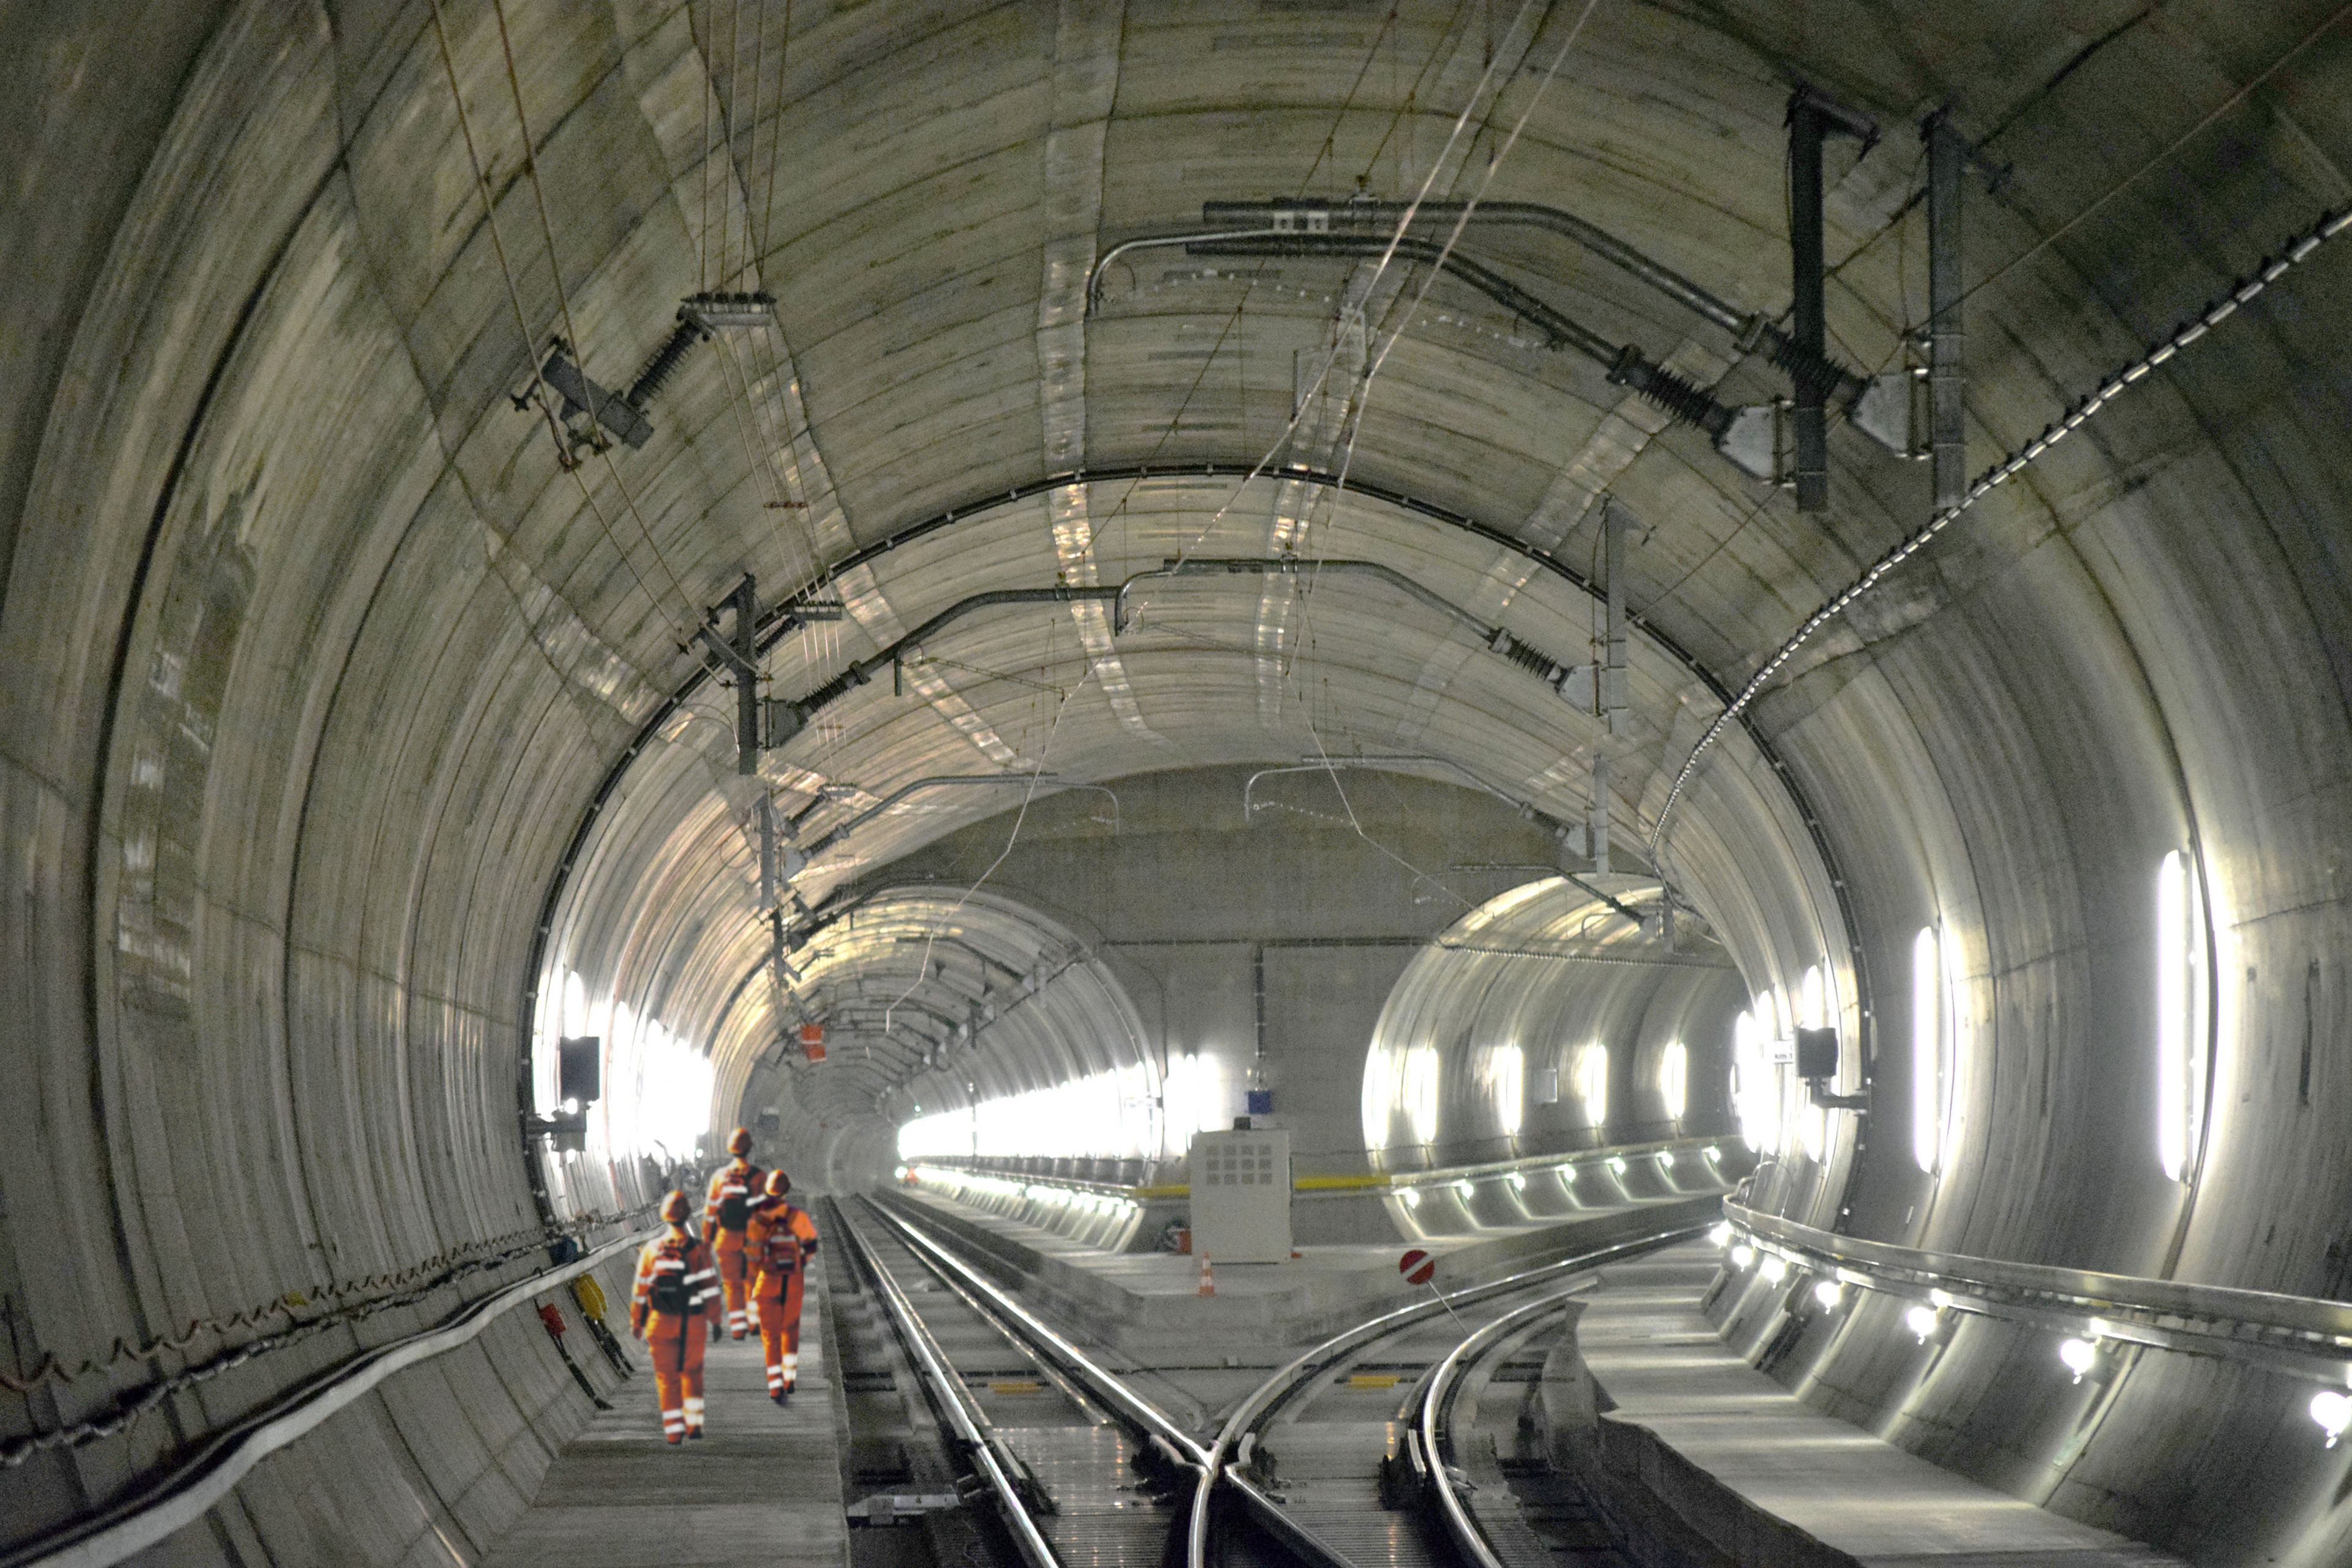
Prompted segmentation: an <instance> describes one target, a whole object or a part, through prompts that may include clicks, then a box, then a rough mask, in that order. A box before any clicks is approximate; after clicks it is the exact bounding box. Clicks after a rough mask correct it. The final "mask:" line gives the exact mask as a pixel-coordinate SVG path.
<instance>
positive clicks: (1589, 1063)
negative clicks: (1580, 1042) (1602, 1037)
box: [1576, 1040, 1609, 1127]
mask: <svg viewBox="0 0 2352 1568" xmlns="http://www.w3.org/2000/svg"><path fill="white" fill-rule="evenodd" d="M1576 1097H1577V1099H1579V1100H1582V1101H1583V1102H1584V1120H1585V1121H1586V1123H1587V1124H1588V1125H1590V1126H1593V1127H1600V1126H1602V1125H1604V1124H1606V1123H1607V1121H1608V1120H1609V1047H1606V1046H1604V1045H1602V1044H1601V1042H1600V1041H1598V1040H1595V1041H1593V1042H1592V1043H1591V1045H1589V1046H1586V1047H1584V1048H1583V1049H1582V1050H1580V1051H1579V1052H1577V1053H1576Z"/></svg>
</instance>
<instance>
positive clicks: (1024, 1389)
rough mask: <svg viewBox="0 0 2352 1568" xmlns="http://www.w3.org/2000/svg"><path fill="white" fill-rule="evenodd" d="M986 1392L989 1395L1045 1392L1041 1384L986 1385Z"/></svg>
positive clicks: (1043, 1385)
mask: <svg viewBox="0 0 2352 1568" xmlns="http://www.w3.org/2000/svg"><path fill="white" fill-rule="evenodd" d="M988 1392H989V1393H991V1394H1043V1393H1045V1384H1042V1383H992V1384H989V1385H988Z"/></svg>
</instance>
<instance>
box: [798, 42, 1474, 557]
mask: <svg viewBox="0 0 2352 1568" xmlns="http://www.w3.org/2000/svg"><path fill="white" fill-rule="evenodd" d="M1468 8H1469V7H1468V0H1460V3H1459V4H1457V5H1455V7H1454V16H1453V17H1452V18H1450V19H1449V20H1448V21H1447V23H1446V25H1445V28H1444V31H1442V32H1441V33H1440V34H1439V37H1438V41H1437V44H1436V46H1435V47H1433V48H1432V49H1431V51H1430V56H1429V60H1428V61H1426V62H1424V64H1423V72H1424V73H1425V72H1426V71H1427V70H1428V69H1429V68H1430V66H1431V65H1432V64H1433V62H1434V61H1435V60H1436V58H1438V56H1439V55H1441V54H1442V53H1444V47H1445V42H1446V40H1447V39H1448V38H1450V37H1452V36H1453V29H1454V26H1455V25H1456V24H1457V23H1458V22H1459V21H1460V20H1461V18H1462V16H1463V15H1464V13H1465V12H1466V11H1467V10H1468ZM1398 11H1399V7H1397V6H1396V5H1391V6H1390V7H1389V10H1388V14H1387V16H1385V17H1384V18H1383V19H1382V21H1381V26H1380V28H1379V30H1378V31H1376V32H1375V33H1374V34H1373V35H1372V41H1371V44H1370V47H1367V48H1366V49H1365V51H1364V58H1363V61H1362V63H1361V64H1360V65H1359V66H1358V67H1357V68H1356V75H1355V78H1354V79H1353V80H1351V81H1350V82H1349V84H1348V90H1347V93H1346V94H1345V95H1344V96H1343V97H1342V98H1341V99H1340V100H1339V108H1338V110H1335V111H1334V112H1333V114H1332V116H1331V123H1330V125H1329V127H1328V129H1327V130H1326V131H1325V132H1324V133H1323V141H1322V142H1321V144H1320V145H1319V146H1318V148H1317V149H1316V153H1315V156H1314V158H1313V159H1312V160H1311V161H1309V163H1307V172H1306V173H1305V174H1302V175H1301V176H1300V177H1299V183H1298V194H1299V195H1302V196H1303V195H1306V194H1307V187H1308V186H1310V185H1311V184H1313V183H1314V180H1315V176H1316V174H1318V173H1319V172H1320V171H1321V170H1322V167H1323V164H1324V163H1325V161H1326V160H1328V159H1330V158H1332V157H1335V156H1336V155H1337V150H1338V145H1339V128H1340V126H1342V125H1343V124H1345V123H1346V121H1347V118H1348V114H1349V110H1352V109H1353V108H1354V107H1355V102H1356V94H1357V93H1358V92H1360V91H1361V90H1362V89H1363V85H1364V79H1365V78H1366V77H1367V76H1369V75H1370V74H1371V68H1372V66H1373V64H1374V62H1375V61H1377V60H1378V59H1379V58H1380V50H1381V43H1382V42H1383V41H1384V40H1387V39H1388V38H1390V37H1391V35H1392V34H1393V33H1394V31H1395V29H1396V26H1397V18H1398ZM788 15H789V12H788ZM1403 112H1404V110H1403V109H1402V106H1401V107H1400V108H1399V109H1398V110H1396V113H1395V114H1394V115H1392V116H1391V129H1393V127H1394V124H1395V122H1396V121H1397V120H1398V119H1400V118H1402V114H1403ZM773 198H774V191H773V186H772V185H771V188H770V200H771V202H772V201H773ZM1264 272H1265V268H1264V266H1263V265H1261V266H1259V267H1258V268H1256V269H1255V270H1254V271H1253V272H1252V273H1251V274H1250V276H1249V278H1248V279H1247V280H1246V281H1244V284H1243V287H1242V298H1241V300H1240V302H1239V303H1237V304H1235V305H1234V309H1233V310H1232V311H1231V312H1229V313H1228V314H1227V316H1226V318H1225V321H1224V324H1223V326H1222V327H1221V328H1219V329H1218V331H1217V336H1216V339H1215V341H1214V342H1212V343H1211V344H1210V345H1209V353H1208V355H1207V357H1206V358H1205V359H1203V360H1202V364H1201V369H1200V370H1199V372H1198V373H1196V374H1194V375H1193V377H1192V384H1191V385H1190V386H1188V387H1186V388H1185V389H1184V395H1182V396H1181V397H1180V398H1179V399H1178V400H1177V403H1176V410H1175V412H1174V413H1173V414H1171V416H1169V419H1168V422H1167V424H1166V425H1164V426H1161V428H1160V435H1159V437H1158V439H1156V440H1155V441H1154V442H1153V443H1152V447H1151V450H1150V453H1149V454H1147V456H1146V458H1145V461H1146V462H1147V463H1148V462H1150V461H1152V460H1155V459H1156V458H1158V457H1159V456H1160V453H1161V452H1163V451H1165V450H1166V449H1167V446H1168V443H1169V442H1170V441H1171V440H1172V439H1173V438H1174V437H1175V435H1176V432H1177V431H1178V430H1179V429H1180V428H1181V426H1182V425H1183V421H1184V416H1185V414H1186V413H1187V412H1188V411H1189V410H1190V409H1191V408H1192V399H1193V398H1194V397H1195V396H1197V395H1199V393H1200V390H1201V387H1202V384H1204V383H1205V382H1206V381H1207V380H1208V375H1209V370H1210V367H1211V366H1213V365H1214V364H1215V363H1216V362H1217V355H1218V353H1220V352H1221V351H1222V350H1223V348H1224V345H1225V341H1226V339H1227V338H1228V337H1230V336H1231V335H1232V334H1233V332H1234V331H1235V329H1236V328H1237V327H1238V326H1239V325H1240V324H1241V321H1242V320H1243V318H1244V312H1245V310H1246V309H1247V306H1248V304H1249V298H1250V295H1251V293H1252V292H1253V291H1254V290H1255V289H1256V287H1257V284H1258V280H1259V279H1260V278H1261V277H1262V276H1263V274H1264ZM1087 308H1088V310H1089V311H1091V310H1092V309H1093V303H1092V300H1089V301H1088V306H1087ZM1243 434H1244V438H1246V437H1247V426H1244V431H1243ZM1244 449H1246V448H1244ZM1141 483H1142V481H1141V480H1140V479H1135V480H1130V481H1129V483H1128V485H1127V488H1126V489H1124V490H1122V491H1121V492H1120V494H1119V498H1118V500H1117V501H1115V502H1114V503H1112V506H1111V509H1110V511H1109V514H1108V516H1106V517H1104V518H1103V519H1102V521H1099V522H1093V523H1089V525H1088V527H1087V534H1086V540H1085V542H1086V543H1087V546H1089V547H1091V546H1093V544H1094V543H1095V542H1096V541H1097V540H1099V539H1101V538H1102V537H1103V535H1104V534H1105V533H1106V532H1107V531H1108V530H1109V529H1110V528H1111V527H1112V526H1113V525H1114V524H1117V523H1120V522H1123V521H1126V519H1127V516H1128V506H1129V502H1130V501H1132V500H1133V499H1134V496H1135V492H1136V489H1138V487H1139V485H1140V484H1141Z"/></svg>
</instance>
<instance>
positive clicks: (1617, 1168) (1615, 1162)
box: [1609, 1154, 1625, 1176]
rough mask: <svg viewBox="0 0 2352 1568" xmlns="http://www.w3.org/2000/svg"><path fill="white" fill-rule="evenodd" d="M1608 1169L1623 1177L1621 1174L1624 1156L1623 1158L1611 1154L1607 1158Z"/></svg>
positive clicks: (1623, 1170)
mask: <svg viewBox="0 0 2352 1568" xmlns="http://www.w3.org/2000/svg"><path fill="white" fill-rule="evenodd" d="M1609 1168H1610V1169H1611V1170H1612V1171H1613V1172H1615V1173H1617V1174H1618V1175H1621V1176H1622V1175H1623V1174H1624V1173H1625V1159H1624V1156H1623V1155H1622V1154H1612V1155H1610V1156H1609Z"/></svg>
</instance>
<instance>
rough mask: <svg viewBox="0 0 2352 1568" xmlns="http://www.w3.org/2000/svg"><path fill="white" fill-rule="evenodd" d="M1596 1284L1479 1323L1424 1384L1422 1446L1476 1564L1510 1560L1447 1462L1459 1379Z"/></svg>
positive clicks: (1443, 1509) (1433, 1483)
mask: <svg viewBox="0 0 2352 1568" xmlns="http://www.w3.org/2000/svg"><path fill="white" fill-rule="evenodd" d="M1591 1287H1592V1282H1591V1281H1590V1280H1583V1279H1580V1280H1577V1281H1575V1282H1574V1283H1572V1284H1570V1286H1569V1287H1568V1289H1564V1290H1558V1291H1554V1292H1553V1293H1552V1294H1550V1295H1549V1296H1546V1297H1544V1298H1543V1299H1542V1300H1539V1301H1530V1302H1528V1304H1527V1305H1526V1306H1524V1307H1515V1308H1513V1309H1512V1310H1509V1311H1507V1312H1506V1313H1504V1314H1503V1315H1502V1316H1501V1317H1499V1318H1496V1320H1495V1321H1493V1322H1491V1323H1487V1324H1485V1325H1484V1326H1482V1327H1480V1328H1478V1329H1476V1330H1475V1331H1473V1332H1472V1333H1471V1335H1470V1337H1469V1338H1467V1339H1465V1340H1464V1341H1463V1342H1461V1343H1460V1344H1458V1345H1455V1346H1454V1349H1453V1350H1452V1351H1451V1352H1448V1353H1447V1355H1446V1357H1445V1359H1444V1361H1442V1362H1440V1363H1437V1367H1436V1370H1435V1371H1433V1372H1432V1373H1430V1374H1429V1381H1428V1382H1427V1383H1426V1384H1423V1388H1422V1395H1421V1420H1420V1426H1421V1451H1422V1453H1423V1455H1425V1456H1426V1457H1427V1458H1428V1463H1429V1485H1430V1489H1431V1490H1432V1491H1433V1492H1434V1493H1435V1494H1436V1496H1437V1504H1438V1515H1439V1518H1440V1519H1441V1520H1442V1521H1443V1522H1444V1526H1445V1532H1446V1534H1447V1535H1448V1536H1450V1537H1451V1538H1452V1539H1453V1542H1454V1547H1455V1549H1456V1550H1458V1551H1459V1552H1461V1553H1462V1554H1463V1555H1464V1556H1465V1557H1467V1558H1468V1559H1469V1560H1470V1561H1471V1562H1472V1563H1474V1564H1475V1568H1507V1565H1506V1564H1505V1563H1504V1562H1503V1560H1502V1558H1500V1557H1499V1556H1497V1555H1496V1552H1495V1548H1494V1543H1493V1542H1489V1541H1488V1540H1487V1539H1486V1531H1484V1530H1482V1529H1481V1528H1479V1525H1478V1521H1476V1520H1475V1518H1473V1517H1472V1516H1471V1513H1470V1510H1468V1509H1467V1508H1465V1507H1464V1506H1463V1502H1462V1494H1461V1492H1460V1490H1459V1489H1457V1488H1456V1487H1455V1486H1454V1473H1453V1467H1452V1466H1450V1465H1448V1464H1447V1463H1446V1458H1445V1457H1446V1452H1447V1449H1448V1448H1450V1447H1452V1444H1451V1437H1452V1433H1451V1430H1450V1428H1451V1425H1452V1420H1453V1405H1454V1393H1455V1389H1454V1383H1455V1380H1456V1379H1457V1378H1458V1377H1460V1375H1461V1373H1463V1371H1464V1370H1465V1367H1466V1366H1467V1365H1468V1363H1470V1362H1471V1361H1472V1360H1473V1359H1474V1358H1475V1357H1478V1356H1482V1355H1484V1354H1485V1353H1486V1348H1487V1347H1488V1346H1490V1345H1492V1344H1494V1343H1495V1342H1496V1341H1498V1340H1500V1339H1502V1338H1503V1337H1504V1336H1506V1335H1507V1334H1510V1333H1514V1332H1516V1331H1518V1330H1519V1329H1520V1328H1522V1327H1525V1326H1527V1325H1529V1324H1532V1323H1533V1322H1534V1321H1536V1320H1538V1319H1540V1318H1541V1317H1543V1316H1544V1315H1545V1314H1546V1313H1549V1312H1557V1311H1559V1310H1562V1309H1564V1308H1565V1307H1567V1305H1568V1304H1569V1299H1570V1297H1572V1296H1576V1295H1579V1294H1580V1293H1581V1292H1583V1291H1585V1290H1589V1289H1591ZM1441 1416H1443V1417H1444V1419H1445V1422H1446V1424H1447V1426H1448V1431H1447V1437H1448V1441H1447V1443H1446V1444H1444V1445H1443V1446H1441V1445H1440V1443H1439V1442H1438V1431H1439V1418H1440V1417H1441Z"/></svg>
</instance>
